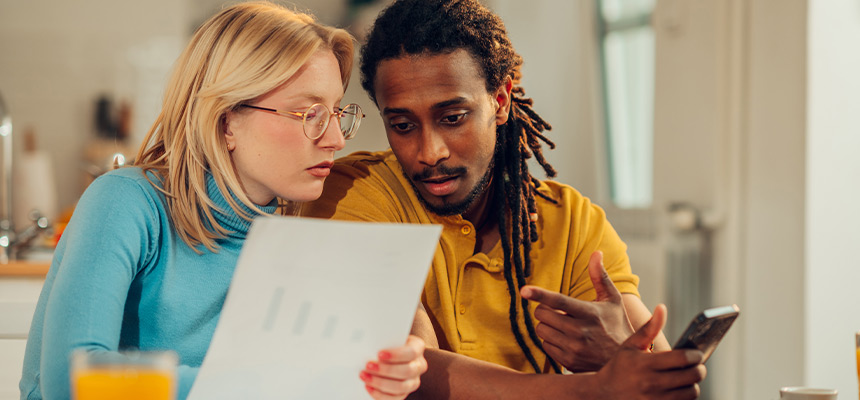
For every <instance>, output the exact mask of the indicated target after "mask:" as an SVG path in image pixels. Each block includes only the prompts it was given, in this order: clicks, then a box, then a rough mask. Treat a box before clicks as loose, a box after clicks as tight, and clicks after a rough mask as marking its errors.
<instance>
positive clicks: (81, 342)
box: [37, 176, 198, 399]
mask: <svg viewBox="0 0 860 400" xmlns="http://www.w3.org/2000/svg"><path fill="white" fill-rule="evenodd" d="M143 185H149V183H148V182H146V181H143V180H135V179H129V178H127V177H122V176H103V177H100V178H99V179H97V180H96V181H94V182H93V183H92V184H91V185H90V186H89V187H88V188H87V190H86V192H85V193H84V195H83V196H82V197H81V199H80V201H79V202H78V204H77V206H76V207H75V212H74V215H73V217H72V220H71V221H70V222H69V225H68V227H67V228H66V230H65V231H64V233H63V238H62V240H61V243H60V244H59V245H58V248H57V253H56V254H55V257H54V261H53V265H52V269H53V270H55V271H52V272H53V276H52V277H51V276H50V275H51V274H49V281H46V284H49V285H50V288H49V290H48V291H46V292H45V293H43V296H47V299H46V301H45V307H44V315H43V318H44V324H43V329H42V337H41V339H42V352H41V360H40V362H39V364H40V365H39V372H40V380H41V384H40V386H41V392H42V395H43V397H44V398H58V399H59V398H69V397H70V383H71V382H70V374H69V372H70V371H69V365H70V364H69V357H70V355H71V353H72V351H73V350H76V349H85V350H87V351H90V352H102V351H108V352H116V351H118V350H119V338H120V333H121V329H122V321H123V314H124V309H125V303H126V298H127V296H128V291H129V287H130V285H131V283H132V281H133V280H134V278H135V276H136V275H137V274H138V273H140V272H141V271H142V270H143V268H144V267H145V266H146V265H147V264H148V262H149V259H150V258H152V253H153V251H154V247H155V246H156V244H157V237H158V235H159V229H160V226H161V224H160V218H162V217H160V216H159V213H158V207H157V205H156V204H155V202H156V201H159V200H158V199H157V198H156V197H155V196H154V193H155V192H154V191H152V190H151V188H144V187H142V186H143ZM40 302H41V301H40ZM38 312H39V311H38V310H37V313H38ZM197 370H198V368H195V367H189V366H180V368H179V371H178V377H179V379H178V381H179V382H178V394H179V395H180V397H179V398H185V396H187V394H188V391H189V389H190V388H191V385H192V384H193V382H194V378H195V377H196V376H197Z"/></svg>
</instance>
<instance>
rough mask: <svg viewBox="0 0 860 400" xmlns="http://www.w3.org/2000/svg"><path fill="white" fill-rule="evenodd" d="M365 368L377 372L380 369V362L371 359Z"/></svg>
mask: <svg viewBox="0 0 860 400" xmlns="http://www.w3.org/2000/svg"><path fill="white" fill-rule="evenodd" d="M364 369H366V370H368V371H374V372H376V371H379V364H377V363H375V362H373V361H371V362H369V363H367V365H366V366H365V367H364Z"/></svg>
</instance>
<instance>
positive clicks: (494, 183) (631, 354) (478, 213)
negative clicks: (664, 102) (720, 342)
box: [303, 0, 704, 399]
mask: <svg viewBox="0 0 860 400" xmlns="http://www.w3.org/2000/svg"><path fill="white" fill-rule="evenodd" d="M521 64H522V59H521V58H520V56H519V55H518V54H517V53H516V52H515V51H514V49H513V47H512V46H511V43H510V41H509V39H508V37H507V34H506V32H505V29H504V25H503V23H502V21H501V20H500V19H499V18H498V17H497V16H495V15H493V14H492V13H491V12H489V11H488V10H487V9H486V8H484V7H483V6H481V5H480V4H479V3H477V1H476V0H459V1H458V0H401V1H397V2H395V3H394V4H393V5H391V6H390V7H389V8H388V9H386V10H385V11H383V13H382V14H380V16H379V18H378V19H377V21H376V23H375V25H374V27H373V29H372V31H371V33H370V35H369V37H368V44H367V45H366V46H365V48H364V50H363V52H362V59H361V72H362V85H363V87H364V88H365V90H367V91H368V93H369V94H370V97H371V99H373V100H374V101H375V102H376V104H377V106H378V108H379V110H380V113H381V115H382V119H383V122H384V124H385V127H386V133H387V135H388V141H389V144H390V145H391V150H389V151H386V152H380V153H372V154H371V153H357V154H353V155H351V156H348V157H345V158H343V159H341V160H339V161H338V162H337V163H336V165H335V167H334V168H333V170H332V175H331V176H329V178H328V180H327V181H326V184H325V189H324V192H323V195H322V197H321V198H320V200H318V201H317V202H314V203H310V204H307V205H305V206H304V209H303V214H305V215H309V216H316V217H323V218H336V219H347V220H361V221H378V222H403V223H428V224H440V225H442V226H443V233H442V238H441V240H440V243H439V247H438V248H437V251H436V254H435V256H434V260H433V265H432V267H431V272H430V274H429V276H428V279H427V282H426V284H425V288H424V293H423V295H422V299H421V300H422V304H423V305H424V307H426V311H427V312H426V314H421V316H422V317H423V318H418V320H417V321H416V323H417V324H418V325H420V324H421V323H422V322H423V323H425V324H427V325H429V326H431V327H432V331H431V330H430V329H429V328H428V329H427V331H428V332H427V334H426V335H425V337H424V338H425V341H427V342H428V347H432V346H431V345H432V344H433V343H434V341H435V339H438V345H439V348H440V350H433V349H428V351H427V352H426V354H425V355H426V357H427V360H428V364H429V372H428V373H427V374H425V376H424V378H423V379H422V381H423V382H424V383H423V384H422V389H421V392H423V393H422V394H424V395H426V397H428V398H442V397H449V398H481V397H485V398H505V397H510V398H524V397H526V398H531V397H545V396H554V397H559V396H560V395H562V394H563V395H564V396H568V397H570V398H583V399H584V398H601V399H603V398H637V397H636V396H640V395H651V397H648V398H664V397H665V398H695V397H696V396H697V394H698V387H697V385H696V382H698V381H699V380H701V379H702V378H703V376H704V366H702V365H700V362H701V357H700V356H701V353H699V352H681V351H674V352H665V353H660V354H649V353H648V350H650V348H651V347H653V348H654V349H655V350H660V351H662V350H668V349H669V346H668V343H666V341H665V338H663V337H662V335H661V334H660V330H661V329H662V324H663V322H664V321H665V309H664V308H662V306H661V307H658V309H657V310H658V311H655V315H654V318H653V319H651V321H650V322H649V319H650V318H651V315H650V312H649V311H648V309H647V308H646V307H645V306H644V304H643V303H642V301H641V300H640V299H639V296H638V291H637V285H638V278H637V277H636V276H635V275H633V274H632V272H631V271H630V266H629V260H628V258H627V255H626V247H625V245H624V243H623V242H622V241H621V240H620V238H619V237H618V235H617V234H616V233H615V231H614V230H613V229H612V227H611V226H610V225H609V223H608V222H607V221H606V219H605V216H604V213H603V211H602V210H601V209H600V208H598V207H597V206H595V205H593V204H591V202H590V201H589V200H588V199H587V198H585V197H583V196H582V195H580V194H579V193H578V192H576V191H575V190H574V189H573V188H571V187H569V186H566V185H562V184H559V183H555V182H552V181H545V182H544V181H539V180H537V179H535V178H533V177H532V175H531V174H530V173H529V171H528V167H527V164H526V159H527V158H529V157H532V156H534V157H535V158H536V159H537V161H538V163H539V164H540V165H541V166H542V167H543V168H544V170H545V171H546V173H547V175H549V176H553V175H554V174H555V171H554V170H553V169H552V167H551V166H550V165H549V164H548V163H547V162H546V160H545V159H544V158H543V156H542V152H541V144H540V142H541V141H543V142H546V143H548V144H549V145H550V147H553V146H554V145H553V144H552V143H551V142H549V140H548V139H546V138H545V137H544V136H543V134H542V132H543V131H544V130H545V129H548V128H549V125H548V124H547V123H546V122H544V121H543V120H542V119H541V118H540V117H539V116H537V114H536V113H535V112H534V111H533V110H532V108H531V100H530V99H526V98H524V97H523V94H524V92H523V90H522V88H520V87H519V86H517V85H518V83H519V80H520V71H519V68H520V65H521ZM604 264H605V268H604ZM622 293H623V294H622ZM529 300H533V302H530V301H529ZM592 300H597V301H592ZM537 303H541V305H539V306H538V305H537ZM419 314H420V313H419ZM534 319H537V320H538V321H539V324H537V326H536V324H535V321H534ZM634 329H638V330H639V332H637V333H636V334H633V335H632V336H631V334H632V333H633V332H634ZM625 340H626V341H625ZM562 369H567V370H569V371H574V372H580V371H598V372H597V373H596V374H576V375H569V376H568V375H564V376H559V375H538V374H541V373H544V372H562ZM518 371H519V372H518ZM521 372H532V373H536V374H522V373H521Z"/></svg>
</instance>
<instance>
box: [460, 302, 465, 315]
mask: <svg viewBox="0 0 860 400" xmlns="http://www.w3.org/2000/svg"><path fill="white" fill-rule="evenodd" d="M465 313H466V306H464V305H462V304H460V314H465Z"/></svg>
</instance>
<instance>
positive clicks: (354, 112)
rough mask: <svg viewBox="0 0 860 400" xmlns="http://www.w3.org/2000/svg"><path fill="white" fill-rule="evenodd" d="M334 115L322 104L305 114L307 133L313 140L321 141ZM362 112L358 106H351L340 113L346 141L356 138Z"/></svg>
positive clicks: (341, 126) (342, 131) (341, 130)
mask: <svg viewBox="0 0 860 400" xmlns="http://www.w3.org/2000/svg"><path fill="white" fill-rule="evenodd" d="M331 115H332V113H330V112H329V110H328V108H327V107H326V106H324V105H322V104H314V105H312V106H311V107H310V108H308V111H307V112H306V113H305V119H304V128H305V133H306V134H307V136H308V137H309V138H311V139H314V140H316V139H319V138H320V137H321V136H322V135H323V132H324V131H325V129H326V128H327V127H328V124H329V120H330V119H331ZM359 115H361V111H360V109H359V108H358V105H356V104H350V105H348V106H346V107H344V109H343V111H342V112H341V113H340V117H339V121H338V122H339V125H340V133H341V134H343V137H344V138H345V139H351V138H352V137H353V136H355V132H356V131H357V130H358V125H359V123H360V117H359Z"/></svg>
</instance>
